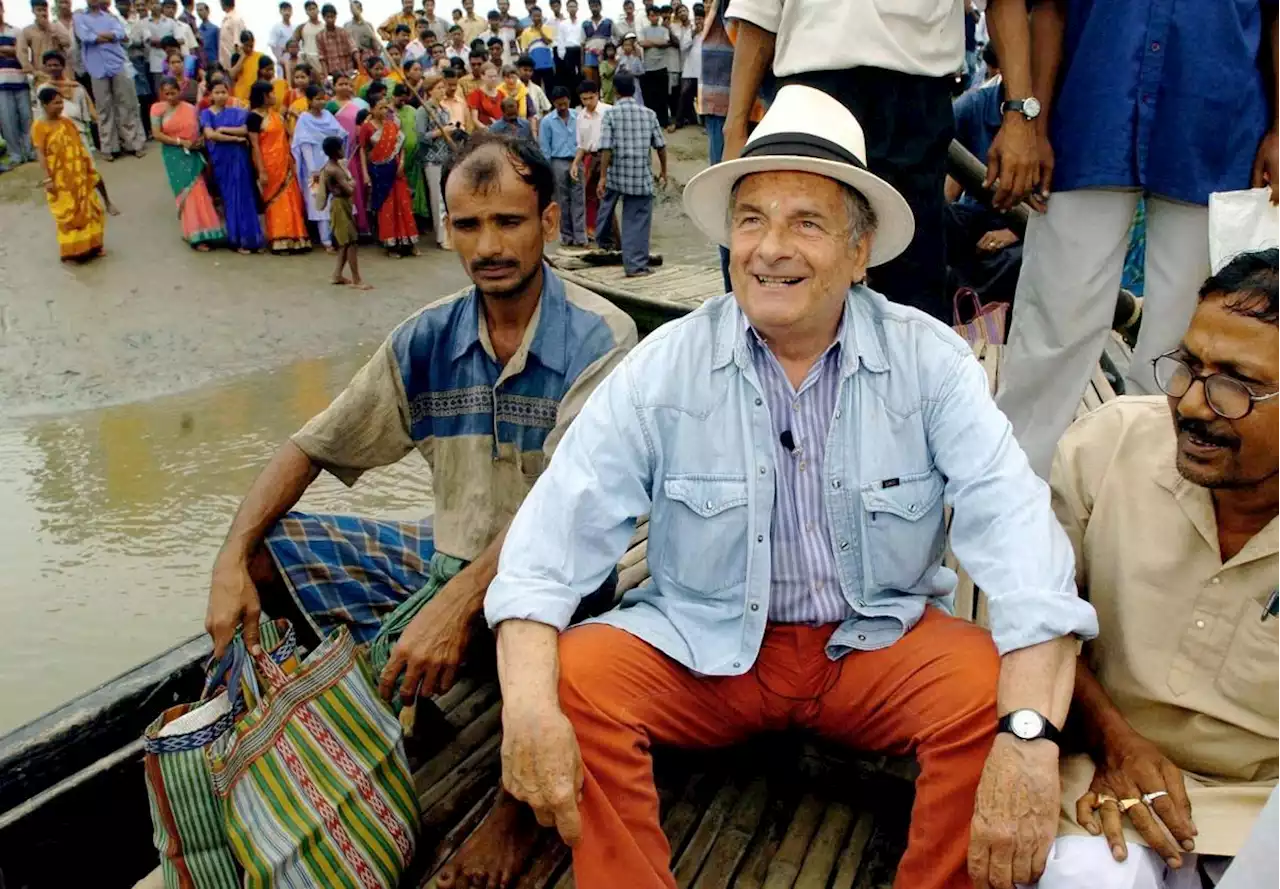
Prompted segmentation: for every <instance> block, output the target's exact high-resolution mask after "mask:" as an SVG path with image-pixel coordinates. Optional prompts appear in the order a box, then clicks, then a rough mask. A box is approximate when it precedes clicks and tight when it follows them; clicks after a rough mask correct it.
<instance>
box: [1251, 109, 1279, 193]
mask: <svg viewBox="0 0 1280 889" xmlns="http://www.w3.org/2000/svg"><path fill="white" fill-rule="evenodd" d="M1250 185H1251V186H1252V187H1253V188H1263V187H1265V186H1268V185H1269V186H1271V203H1272V204H1276V203H1280V137H1278V136H1277V133H1276V127H1275V126H1272V127H1271V129H1269V130H1267V134H1266V135H1265V136H1263V137H1262V144H1260V145H1259V146H1258V155H1257V157H1256V158H1254V161H1253V176H1252V177H1251V179H1250Z"/></svg>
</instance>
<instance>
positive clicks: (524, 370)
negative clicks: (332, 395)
mask: <svg viewBox="0 0 1280 889" xmlns="http://www.w3.org/2000/svg"><path fill="white" fill-rule="evenodd" d="M543 274H544V276H545V284H544V286H543V290H542V298H541V299H540V300H539V302H538V307H537V309H536V310H535V311H534V315H533V318H532V319H531V320H530V322H529V326H528V328H527V329H526V330H525V335H524V340H523V341H522V342H521V344H520V347H519V348H518V349H517V350H516V353H515V355H514V356H512V358H511V360H510V361H508V362H507V364H506V366H505V367H503V366H501V365H499V364H498V362H497V358H496V357H495V354H494V350H493V344H492V343H491V341H490V339H489V330H488V326H487V324H486V322H485V316H484V312H483V310H482V309H481V306H480V297H479V296H478V295H476V294H475V293H474V291H473V290H472V289H470V288H468V289H466V290H463V291H460V292H458V293H455V294H453V295H452V296H448V297H445V298H444V299H442V300H440V301H438V302H435V303H432V304H431V305H429V306H427V307H426V308H424V309H422V310H421V311H420V312H418V313H417V314H416V315H413V316H412V317H410V318H409V319H408V320H406V321H404V322H403V323H401V324H400V326H399V327H397V328H396V329H395V331H393V332H392V334H391V336H389V337H388V338H387V340H386V341H385V342H384V343H383V344H382V345H381V346H380V347H379V349H378V351H377V352H376V353H375V354H374V355H373V357H372V358H370V359H369V362H368V363H367V364H366V365H365V366H364V367H363V368H361V369H360V371H359V372H358V373H357V374H356V376H355V378H354V379H352V381H351V383H350V384H349V385H348V386H347V388H346V390H345V391H343V392H342V394H340V395H339V396H338V397H337V398H336V399H335V400H334V401H333V403H332V404H330V405H329V407H327V408H326V409H325V410H324V411H323V412H322V413H320V414H319V415H317V416H316V417H314V418H313V419H312V420H311V421H310V422H308V423H307V425H306V426H304V427H303V428H302V429H301V431H299V432H298V433H296V434H295V435H294V436H293V442H294V444H296V445H297V446H298V447H300V448H301V449H302V450H303V451H304V452H305V453H306V454H307V456H309V457H310V458H311V459H312V460H313V461H314V462H315V463H316V464H318V465H319V466H322V467H323V468H325V469H326V470H328V471H329V472H331V473H333V475H335V476H337V477H338V478H339V479H341V480H342V481H343V482H344V483H346V484H348V485H352V484H355V481H356V479H358V478H359V477H360V475H361V474H362V473H363V472H364V471H366V470H369V469H374V468H376V467H379V466H387V465H389V464H391V463H395V462H396V461H398V460H400V459H401V458H402V457H404V456H405V455H406V454H408V453H409V452H410V451H411V450H415V449H416V450H417V451H418V452H419V453H421V454H422V456H423V458H424V459H425V460H426V461H427V465H428V466H429V467H430V468H431V473H432V491H433V494H434V497H435V546H436V549H437V550H438V551H439V552H441V553H444V554H445V555H450V556H455V557H457V558H459V559H464V560H467V561H470V560H472V559H475V558H476V556H478V555H480V553H481V552H482V551H483V550H484V548H485V547H486V546H488V545H489V543H490V541H492V540H493V539H494V537H496V536H497V535H498V533H499V532H500V531H502V529H503V528H504V527H505V526H506V524H507V523H508V522H509V521H510V520H511V518H512V516H514V515H515V512H516V509H517V508H518V507H519V506H520V504H521V502H523V500H524V498H525V495H526V494H527V493H528V492H529V489H530V488H531V487H533V483H534V482H535V481H537V479H538V476H539V475H541V474H542V470H543V469H544V468H545V467H546V465H547V462H548V460H549V459H550V457H551V454H552V453H553V452H554V450H555V447H556V445H557V444H559V443H560V439H561V438H562V437H563V436H564V433H565V430H566V429H567V428H568V426H569V424H570V422H572V420H573V418H574V417H576V416H577V415H578V412H579V411H580V410H581V409H582V405H583V403H584V402H585V401H586V399H587V396H588V395H589V394H590V393H591V391H592V390H593V389H594V388H595V386H596V385H597V384H598V383H599V382H600V381H601V380H603V379H604V378H605V376H607V375H608V373H609V372H610V371H611V370H612V369H613V368H614V366H615V365H616V364H617V363H618V362H619V361H621V360H622V358H623V356H624V355H625V354H626V352H627V351H628V350H630V349H631V348H632V347H633V346H634V345H635V344H636V342H637V339H638V338H637V335H636V326H635V322H634V321H632V320H631V318H630V317H628V316H627V315H626V314H625V313H624V312H623V311H622V310H620V309H618V308H617V307H616V306H614V305H613V304H612V303H610V302H609V301H608V300H606V299H604V298H603V297H601V296H597V295H596V294H594V293H592V292H590V291H588V290H584V289H583V288H581V287H577V286H576V285H573V284H570V283H568V282H565V281H561V280H560V279H559V278H557V277H556V276H555V275H554V274H553V273H552V272H551V270H550V268H549V267H547V266H545V265H544V266H543Z"/></svg>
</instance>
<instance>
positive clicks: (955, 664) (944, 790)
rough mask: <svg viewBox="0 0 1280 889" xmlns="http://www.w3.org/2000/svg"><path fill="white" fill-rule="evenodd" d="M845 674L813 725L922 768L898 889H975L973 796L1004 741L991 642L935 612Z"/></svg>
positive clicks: (858, 654)
mask: <svg viewBox="0 0 1280 889" xmlns="http://www.w3.org/2000/svg"><path fill="white" fill-rule="evenodd" d="M817 650H818V651H819V652H821V650H822V649H821V646H819V647H818V649H817ZM823 656H825V655H823ZM837 666H838V676H837V678H836V680H835V682H834V684H833V685H832V686H831V689H830V691H828V692H826V693H825V694H823V695H822V696H821V697H820V698H819V699H818V702H817V707H816V712H815V714H814V715H813V716H812V717H811V718H807V719H805V720H804V723H805V724H806V725H808V726H810V727H812V728H814V729H816V730H817V731H819V732H821V733H822V734H823V735H825V736H826V737H829V738H832V739H834V740H838V741H841V742H843V743H845V744H848V745H849V746H851V747H854V748H857V749H859V750H874V751H877V752H881V753H893V754H907V753H914V754H915V757H916V760H917V761H918V762H919V764H920V777H919V778H918V779H916V798H915V803H914V805H913V806H912V808H911V828H910V831H909V833H908V835H907V851H906V853H905V854H904V855H903V856H902V861H901V863H900V864H899V865H898V873H897V877H896V878H895V879H894V883H893V885H894V887H895V889H970V887H971V886H972V885H973V884H972V881H971V880H970V879H969V870H968V857H969V824H970V822H971V821H972V819H973V800H974V794H975V793H976V792H977V789H978V780H979V779H980V778H981V777H982V769H983V766H984V765H985V764H986V761H987V754H988V753H989V752H990V750H991V744H992V742H993V741H994V740H995V734H996V681H997V679H998V678H999V675H1000V659H999V657H998V656H997V654H996V648H995V645H994V644H993V643H992V641H991V634H990V633H988V632H987V631H986V630H983V629H981V628H980V627H978V626H976V625H974V624H971V623H969V622H967V621H963V620H960V619H959V618H955V617H951V616H950V615H947V614H944V613H943V612H941V611H939V610H937V609H935V608H926V609H925V613H924V617H923V618H921V620H920V622H919V623H918V624H916V626H915V627H914V628H913V629H912V630H910V631H909V632H908V633H907V634H906V635H905V636H903V637H902V638H901V639H899V640H898V641H897V642H895V643H893V645H891V646H889V647H888V648H882V649H879V650H877V651H855V652H852V653H850V654H848V655H845V657H844V658H843V659H842V660H841V661H839V662H838V664H837Z"/></svg>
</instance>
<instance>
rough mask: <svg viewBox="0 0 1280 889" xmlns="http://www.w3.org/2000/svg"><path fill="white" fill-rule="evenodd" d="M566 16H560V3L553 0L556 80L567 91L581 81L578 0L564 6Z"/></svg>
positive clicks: (572, 0) (580, 39)
mask: <svg viewBox="0 0 1280 889" xmlns="http://www.w3.org/2000/svg"><path fill="white" fill-rule="evenodd" d="M566 9H567V10H568V15H560V14H559V12H560V2H559V0H554V5H553V6H552V7H551V12H552V14H553V15H554V16H555V21H554V22H552V26H553V27H554V28H555V29H556V80H557V81H558V82H559V84H560V85H561V86H563V87H566V88H568V89H569V90H576V89H577V88H578V81H580V80H581V79H582V20H581V19H579V18H578V0H569V2H568V4H566Z"/></svg>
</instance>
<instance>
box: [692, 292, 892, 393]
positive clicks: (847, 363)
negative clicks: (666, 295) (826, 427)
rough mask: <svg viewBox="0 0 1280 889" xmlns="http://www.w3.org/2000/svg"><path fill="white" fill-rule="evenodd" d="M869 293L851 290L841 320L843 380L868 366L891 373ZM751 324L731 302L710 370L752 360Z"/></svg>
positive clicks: (722, 318) (719, 331) (726, 310)
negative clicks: (873, 315)
mask: <svg viewBox="0 0 1280 889" xmlns="http://www.w3.org/2000/svg"><path fill="white" fill-rule="evenodd" d="M869 293H870V291H868V290H867V288H866V286H865V285H863V284H857V285H855V286H853V287H851V288H850V289H849V292H848V294H847V295H846V296H845V302H844V315H843V316H842V317H841V319H840V329H839V330H838V331H837V332H836V342H838V343H839V344H840V376H841V377H842V378H843V377H846V376H849V375H850V374H852V373H854V372H855V371H856V370H857V369H858V368H859V367H861V366H865V367H866V368H867V370H869V371H872V372H873V373H882V372H884V371H887V370H888V369H889V362H888V360H887V358H886V356H885V352H884V347H883V345H882V344H881V342H880V331H879V328H878V327H877V325H876V323H875V321H874V320H873V319H872V317H871V310H870V300H869V298H868V296H867V294H869ZM750 326H751V325H750V323H749V322H748V321H747V318H746V315H744V314H743V312H742V309H741V307H739V305H738V302H737V300H735V299H732V295H731V299H730V302H729V304H728V305H727V306H726V307H725V311H724V313H723V314H722V315H721V317H720V322H719V328H718V330H717V331H716V338H715V346H714V348H713V350H712V354H711V366H712V368H713V369H715V370H719V369H720V368H722V367H724V366H725V365H727V364H728V363H729V362H730V361H734V362H736V363H737V365H738V366H739V367H740V368H742V367H745V366H746V365H747V364H748V363H749V362H750V360H751V353H750V351H749V343H748V341H747V331H748V330H749V329H750Z"/></svg>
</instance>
